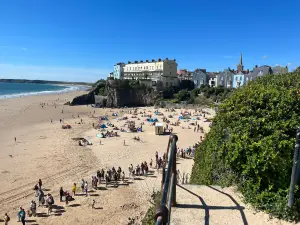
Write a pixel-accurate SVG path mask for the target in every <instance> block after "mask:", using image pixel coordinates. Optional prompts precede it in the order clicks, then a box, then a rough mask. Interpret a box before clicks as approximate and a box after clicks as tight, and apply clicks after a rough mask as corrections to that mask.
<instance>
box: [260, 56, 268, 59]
mask: <svg viewBox="0 0 300 225" xmlns="http://www.w3.org/2000/svg"><path fill="white" fill-rule="evenodd" d="M268 57H269V56H267V55H264V56H262V57H261V58H262V59H267V58H268Z"/></svg>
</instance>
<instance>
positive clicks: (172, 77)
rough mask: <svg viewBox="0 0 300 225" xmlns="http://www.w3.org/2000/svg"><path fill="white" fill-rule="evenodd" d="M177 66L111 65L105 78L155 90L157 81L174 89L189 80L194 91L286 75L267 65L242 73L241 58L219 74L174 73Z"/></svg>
mask: <svg viewBox="0 0 300 225" xmlns="http://www.w3.org/2000/svg"><path fill="white" fill-rule="evenodd" d="M177 66H178V64H177V62H176V59H173V60H170V59H168V58H166V59H163V60H162V59H158V60H154V59H152V60H145V61H143V60H140V61H134V62H131V61H128V63H117V64H116V65H114V71H113V72H112V73H110V75H109V76H110V77H113V78H114V79H127V80H128V79H130V80H141V81H142V82H143V83H144V84H147V85H150V86H156V84H157V82H158V81H161V82H162V84H163V85H164V86H167V87H168V86H178V85H179V83H180V82H181V81H183V80H190V81H192V82H193V83H194V86H195V88H199V87H200V86H201V85H202V84H203V85H209V86H211V87H216V86H224V87H227V88H238V87H241V86H243V85H244V84H246V83H248V82H249V81H251V80H254V79H256V78H257V77H260V76H264V75H268V74H282V73H287V72H288V67H281V66H276V67H270V66H267V65H264V66H255V67H254V68H253V69H252V70H251V71H250V70H249V69H248V70H244V65H243V57H242V55H241V57H240V61H239V63H238V65H237V68H236V70H234V69H230V68H228V69H225V70H224V71H222V72H207V71H206V69H196V70H195V71H193V72H192V71H188V70H187V69H181V70H177Z"/></svg>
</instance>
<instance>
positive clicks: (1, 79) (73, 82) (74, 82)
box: [0, 78, 100, 84]
mask: <svg viewBox="0 0 300 225" xmlns="http://www.w3.org/2000/svg"><path fill="white" fill-rule="evenodd" d="M3 80H13V81H42V82H57V83H65V84H68V83H69V84H77V83H86V84H93V83H95V82H86V81H64V80H43V79H19V78H0V82H3ZM99 80H100V79H99Z"/></svg>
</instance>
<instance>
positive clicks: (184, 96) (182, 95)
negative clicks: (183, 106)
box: [176, 89, 191, 102]
mask: <svg viewBox="0 0 300 225" xmlns="http://www.w3.org/2000/svg"><path fill="white" fill-rule="evenodd" d="M190 97H191V96H190V93H189V91H188V90H186V89H185V90H181V91H179V92H178V93H177V94H176V99H177V101H178V102H181V101H187V100H189V99H190Z"/></svg>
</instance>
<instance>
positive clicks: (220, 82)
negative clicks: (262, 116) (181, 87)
mask: <svg viewBox="0 0 300 225" xmlns="http://www.w3.org/2000/svg"><path fill="white" fill-rule="evenodd" d="M284 73H288V67H287V66H286V67H281V66H276V67H271V66H267V65H263V66H255V67H254V68H253V69H252V70H251V71H250V70H249V69H247V70H244V66H243V57H242V55H241V58H240V61H239V64H238V65H237V69H236V70H234V69H230V68H228V69H225V70H224V71H222V72H207V71H206V70H205V69H196V70H195V71H193V72H190V71H187V70H186V69H184V70H179V71H178V78H179V79H180V80H191V81H193V82H194V84H195V88H199V87H200V86H201V85H202V84H203V85H209V86H211V87H216V86H223V87H227V88H238V87H241V86H243V85H244V84H247V83H248V82H249V81H251V80H255V79H256V78H258V77H261V76H264V75H268V74H284Z"/></svg>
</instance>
